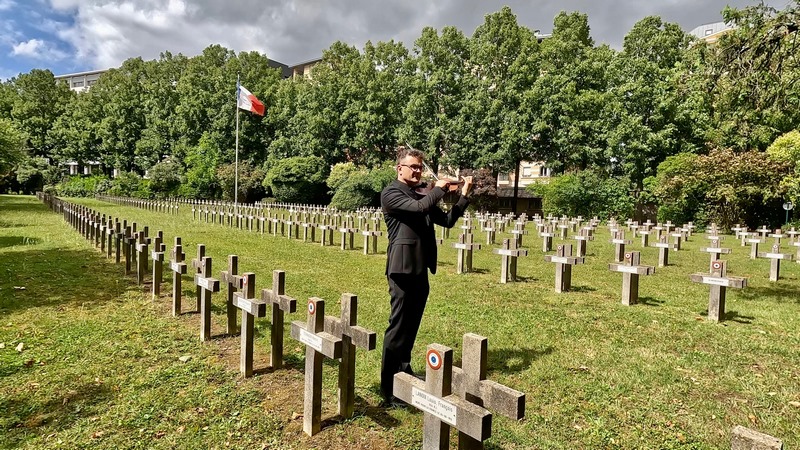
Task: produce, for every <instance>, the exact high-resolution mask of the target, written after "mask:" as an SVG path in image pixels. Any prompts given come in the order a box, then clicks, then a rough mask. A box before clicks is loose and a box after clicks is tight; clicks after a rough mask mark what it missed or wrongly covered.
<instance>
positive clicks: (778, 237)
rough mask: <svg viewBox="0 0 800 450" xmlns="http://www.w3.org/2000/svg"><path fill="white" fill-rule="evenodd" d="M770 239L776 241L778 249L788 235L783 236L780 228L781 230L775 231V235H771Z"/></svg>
mask: <svg viewBox="0 0 800 450" xmlns="http://www.w3.org/2000/svg"><path fill="white" fill-rule="evenodd" d="M769 237H771V238H773V239H775V244H776V245H777V246H778V247H780V245H781V239H783V238H785V237H786V235H785V234H783V233H782V232H781V230H780V228H779V229H777V230H775V232H774V233H772V234H770V235H769Z"/></svg>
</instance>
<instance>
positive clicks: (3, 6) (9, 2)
mask: <svg viewBox="0 0 800 450" xmlns="http://www.w3.org/2000/svg"><path fill="white" fill-rule="evenodd" d="M14 6H17V4H16V3H15V2H14V0H0V11H8V10H10V9H11V8H13V7H14Z"/></svg>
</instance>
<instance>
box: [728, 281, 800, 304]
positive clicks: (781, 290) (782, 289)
mask: <svg viewBox="0 0 800 450" xmlns="http://www.w3.org/2000/svg"><path fill="white" fill-rule="evenodd" d="M737 294H739V295H740V296H741V297H742V298H745V299H747V300H762V299H764V298H765V297H772V298H773V299H780V301H790V302H794V303H798V304H800V295H797V288H796V287H793V286H787V285H785V284H777V283H773V284H770V285H769V286H766V287H757V288H751V287H748V288H746V289H742V290H741V291H738V292H737ZM771 300H772V299H769V300H767V301H771Z"/></svg>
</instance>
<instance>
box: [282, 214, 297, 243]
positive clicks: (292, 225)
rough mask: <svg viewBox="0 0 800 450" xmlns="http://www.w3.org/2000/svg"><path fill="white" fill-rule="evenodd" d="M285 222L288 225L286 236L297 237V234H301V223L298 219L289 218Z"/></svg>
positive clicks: (288, 237) (289, 237)
mask: <svg viewBox="0 0 800 450" xmlns="http://www.w3.org/2000/svg"><path fill="white" fill-rule="evenodd" d="M283 224H284V225H285V226H286V231H287V233H286V238H287V239H297V236H298V235H299V225H298V223H297V221H295V220H292V219H291V218H289V219H288V220H285V221H283Z"/></svg>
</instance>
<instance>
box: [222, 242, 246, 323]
mask: <svg viewBox="0 0 800 450" xmlns="http://www.w3.org/2000/svg"><path fill="white" fill-rule="evenodd" d="M238 275H239V257H238V256H236V255H228V270H223V271H222V272H220V276H219V280H220V282H221V283H224V284H225V285H226V287H227V289H226V291H227V293H228V296H227V299H226V301H225V312H226V313H227V314H226V315H227V319H228V323H227V326H226V328H225V332H226V333H227V334H234V333H236V306H235V305H234V304H233V295H234V293H235V292H236V291H237V290H238V289H239V287H240V286H241V284H242V279H241V277H239V276H238ZM252 297H253V296H252V295H251V296H249V297H248V298H252Z"/></svg>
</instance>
